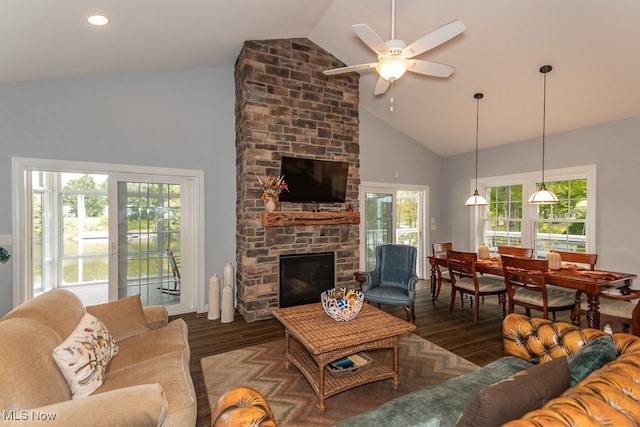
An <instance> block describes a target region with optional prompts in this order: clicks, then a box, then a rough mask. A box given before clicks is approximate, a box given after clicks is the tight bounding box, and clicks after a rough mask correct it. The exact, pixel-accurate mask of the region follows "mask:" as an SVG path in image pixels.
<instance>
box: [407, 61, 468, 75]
mask: <svg viewBox="0 0 640 427" xmlns="http://www.w3.org/2000/svg"><path fill="white" fill-rule="evenodd" d="M455 70H456V69H455V67H452V66H451V65H446V64H440V63H438V62H431V61H421V60H419V59H411V60H409V68H407V71H412V72H414V73H418V74H425V75H427V76H433V77H449V76H450V75H451V74H453V72H454V71H455Z"/></svg>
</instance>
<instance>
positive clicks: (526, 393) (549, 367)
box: [456, 357, 569, 427]
mask: <svg viewBox="0 0 640 427" xmlns="http://www.w3.org/2000/svg"><path fill="white" fill-rule="evenodd" d="M567 388H569V367H568V365H567V358H566V357H560V358H557V359H553V360H551V361H549V362H547V363H543V364H540V365H535V366H532V367H531V368H529V369H527V370H526V371H522V372H520V373H518V374H516V375H514V376H512V377H509V378H507V379H504V380H502V381H499V382H497V383H495V384H492V385H490V386H489V387H486V388H484V389H482V390H480V391H479V392H478V393H476V394H475V395H474V396H473V397H472V398H471V400H469V402H467V405H466V407H465V409H464V412H463V413H462V415H461V416H460V419H458V423H457V424H456V426H457V427H491V426H501V425H502V424H504V423H506V422H508V421H511V420H514V419H517V418H520V417H521V416H523V415H524V414H526V413H527V412H529V411H533V410H534V409H538V408H540V407H541V406H542V405H544V404H545V403H546V402H548V401H549V400H551V399H553V398H555V397H557V396H558V395H560V393H562V392H563V391H565V390H566V389H567Z"/></svg>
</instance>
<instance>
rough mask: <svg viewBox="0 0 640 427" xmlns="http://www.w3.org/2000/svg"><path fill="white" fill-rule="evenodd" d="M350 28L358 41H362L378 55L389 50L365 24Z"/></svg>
mask: <svg viewBox="0 0 640 427" xmlns="http://www.w3.org/2000/svg"><path fill="white" fill-rule="evenodd" d="M351 28H353V31H354V32H355V33H356V35H357V36H358V37H360V40H362V41H363V42H364V43H365V44H366V45H367V46H369V47H370V48H371V49H373V51H374V52H375V53H377V54H378V55H383V54H385V53H386V52H388V51H389V48H388V47H387V45H386V44H385V43H384V40H382V39H381V38H380V36H379V35H378V34H377V33H376V32H375V31H373V30H372V29H371V28H370V27H369V26H368V25H367V24H355V25H353V26H352V27H351Z"/></svg>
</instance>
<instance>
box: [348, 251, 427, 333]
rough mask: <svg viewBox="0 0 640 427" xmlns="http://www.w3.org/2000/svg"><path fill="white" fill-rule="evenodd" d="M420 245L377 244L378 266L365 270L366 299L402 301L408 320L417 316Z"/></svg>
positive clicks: (392, 303) (363, 288) (395, 302)
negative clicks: (418, 247)
mask: <svg viewBox="0 0 640 427" xmlns="http://www.w3.org/2000/svg"><path fill="white" fill-rule="evenodd" d="M417 256H418V255H417V249H416V248H415V247H414V246H409V245H392V244H391V245H380V246H378V247H376V267H375V270H373V271H368V272H365V273H363V275H364V281H363V282H362V284H361V285H360V286H361V289H362V293H363V294H364V299H365V300H366V301H368V302H375V303H377V304H378V307H379V306H380V304H390V305H401V306H403V307H404V309H405V311H406V313H407V322H408V321H410V320H413V319H415V317H416V316H415V311H414V307H413V306H414V303H415V299H416V283H417V282H418V276H417V274H416V260H417Z"/></svg>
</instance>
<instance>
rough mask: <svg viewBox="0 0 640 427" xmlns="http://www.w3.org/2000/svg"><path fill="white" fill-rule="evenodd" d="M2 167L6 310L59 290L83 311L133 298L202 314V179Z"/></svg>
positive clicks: (181, 173)
mask: <svg viewBox="0 0 640 427" xmlns="http://www.w3.org/2000/svg"><path fill="white" fill-rule="evenodd" d="M12 162H13V194H14V200H15V201H16V203H14V215H13V218H14V242H15V245H14V246H15V248H14V250H15V252H16V253H17V254H20V255H21V256H20V257H16V268H15V269H14V275H13V276H14V280H13V285H14V305H18V304H20V303H22V302H24V301H27V300H29V299H31V298H32V297H34V296H36V295H39V294H41V293H43V292H47V291H49V290H51V289H53V288H65V289H68V290H70V291H72V292H74V293H76V295H78V296H79V297H80V299H81V300H82V301H83V303H84V304H85V305H91V304H100V303H103V302H107V301H113V300H116V299H118V298H123V297H125V296H128V295H133V294H140V295H141V299H142V302H143V304H144V305H155V304H162V305H165V306H166V307H167V310H168V311H169V314H178V313H184V312H188V311H194V310H198V311H204V300H205V298H204V291H203V289H202V287H197V286H196V285H195V284H197V283H201V282H202V281H203V277H204V271H203V267H202V266H203V265H204V260H203V258H204V256H203V255H204V246H203V240H202V237H201V236H202V235H203V221H202V218H203V217H204V211H203V208H204V207H203V204H202V202H201V201H202V200H203V190H204V189H203V186H202V181H203V172H202V171H193V170H186V169H168V168H154V167H142V166H128V165H112V164H102V163H84V162H71V161H58V160H45V159H23V158H13V159H12Z"/></svg>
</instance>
